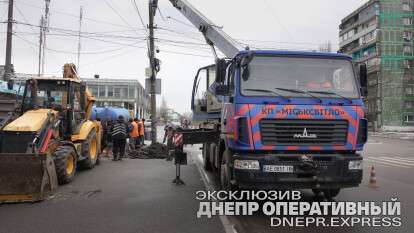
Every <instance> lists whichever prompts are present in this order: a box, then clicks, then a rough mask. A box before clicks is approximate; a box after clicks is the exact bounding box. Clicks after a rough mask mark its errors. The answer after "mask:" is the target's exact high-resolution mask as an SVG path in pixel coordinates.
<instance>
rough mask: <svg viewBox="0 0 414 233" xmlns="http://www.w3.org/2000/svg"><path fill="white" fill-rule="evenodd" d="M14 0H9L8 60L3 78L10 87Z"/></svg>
mask: <svg viewBox="0 0 414 233" xmlns="http://www.w3.org/2000/svg"><path fill="white" fill-rule="evenodd" d="M13 3H14V2H13V0H9V11H8V19H7V40H6V62H5V64H4V65H5V66H4V77H3V80H4V81H7V84H8V88H9V89H12V88H13V80H12V75H13V67H12V64H11V56H12V43H13Z"/></svg>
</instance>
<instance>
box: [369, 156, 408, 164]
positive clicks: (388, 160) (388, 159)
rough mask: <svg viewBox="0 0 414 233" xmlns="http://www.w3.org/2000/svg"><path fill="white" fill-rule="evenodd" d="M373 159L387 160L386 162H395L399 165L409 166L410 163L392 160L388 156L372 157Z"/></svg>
mask: <svg viewBox="0 0 414 233" xmlns="http://www.w3.org/2000/svg"><path fill="white" fill-rule="evenodd" d="M374 159H377V160H381V161H385V162H387V163H395V164H399V165H403V166H410V165H409V164H407V163H403V162H398V161H393V160H391V159H390V158H389V157H376V158H374Z"/></svg>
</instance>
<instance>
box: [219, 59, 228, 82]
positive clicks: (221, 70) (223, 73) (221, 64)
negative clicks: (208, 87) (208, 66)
mask: <svg viewBox="0 0 414 233" xmlns="http://www.w3.org/2000/svg"><path fill="white" fill-rule="evenodd" d="M226 69H227V61H226V60H225V59H218V60H217V61H216V82H217V83H223V82H224V80H225V79H226Z"/></svg>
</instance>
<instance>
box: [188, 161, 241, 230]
mask: <svg viewBox="0 0 414 233" xmlns="http://www.w3.org/2000/svg"><path fill="white" fill-rule="evenodd" d="M200 155H201V154H198V157H199V159H200V158H202V155H201V157H200ZM202 161H203V160H202V159H201V161H200V162H202ZM196 167H197V170H198V172H199V173H200V175H201V179H202V180H203V183H204V186H205V187H206V189H207V190H209V191H215V189H214V187H213V186H212V185H211V184H210V182H207V181H208V175H207V174H206V173H205V171H204V169H203V168H202V167H201V166H200V164H199V163H196ZM219 219H220V222H221V224H222V225H223V228H224V231H225V232H226V233H238V232H237V230H236V228H235V225H234V224H232V223H231V221H230V219H229V218H228V217H227V216H226V215H220V216H219Z"/></svg>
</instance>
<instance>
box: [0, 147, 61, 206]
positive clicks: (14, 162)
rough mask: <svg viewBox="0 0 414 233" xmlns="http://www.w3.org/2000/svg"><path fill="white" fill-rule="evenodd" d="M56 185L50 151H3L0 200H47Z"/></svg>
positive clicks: (0, 166)
mask: <svg viewBox="0 0 414 233" xmlns="http://www.w3.org/2000/svg"><path fill="white" fill-rule="evenodd" d="M57 185H58V182H57V176H56V170H55V164H54V162H53V159H52V157H51V156H50V155H45V154H43V155H35V154H14V153H13V154H12V153H10V154H9V153H0V203H9V202H35V201H40V200H44V199H45V198H47V197H48V196H49V195H50V194H52V193H54V191H55V190H56V188H57Z"/></svg>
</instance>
